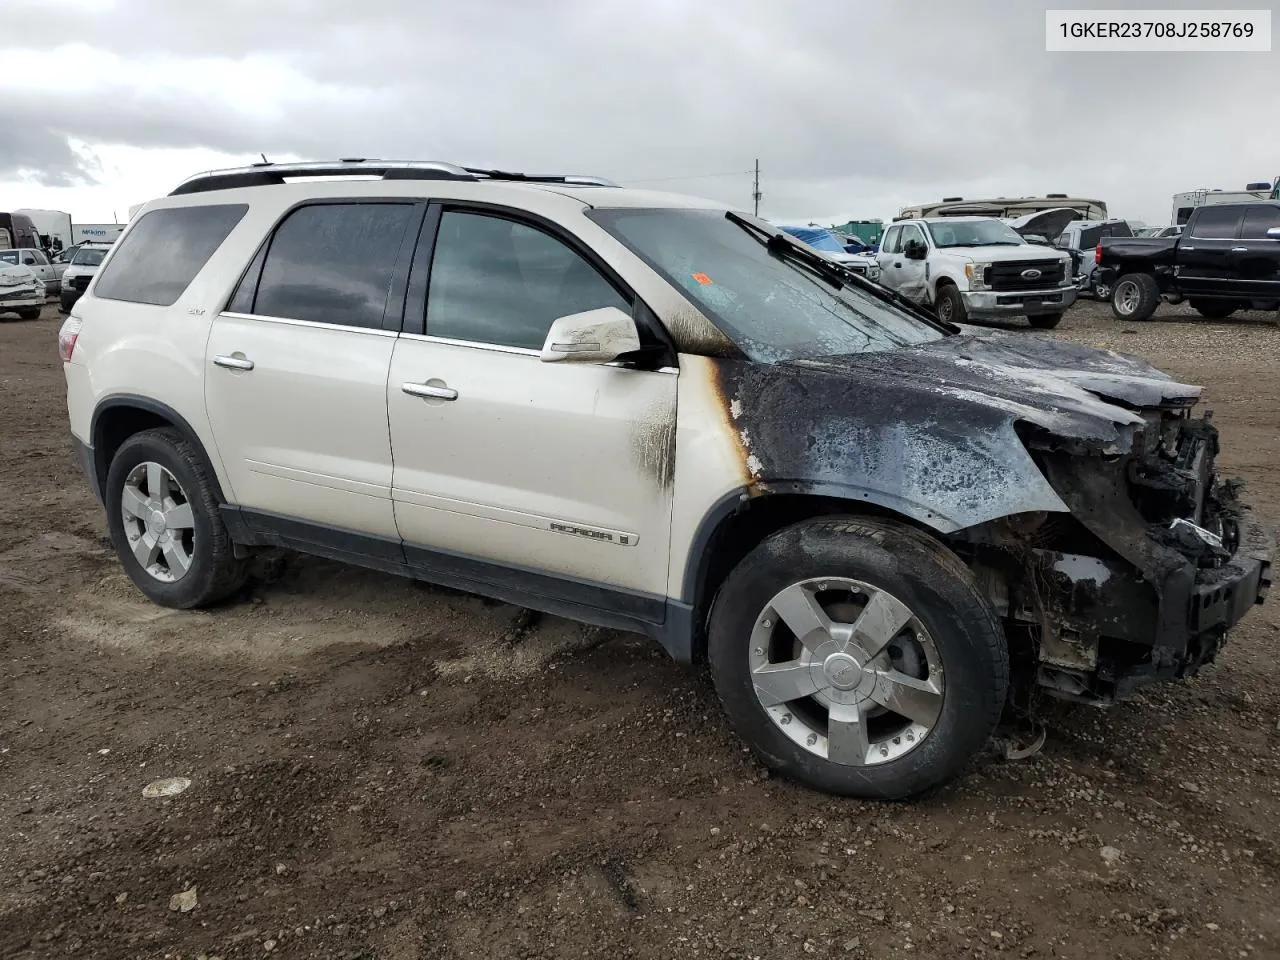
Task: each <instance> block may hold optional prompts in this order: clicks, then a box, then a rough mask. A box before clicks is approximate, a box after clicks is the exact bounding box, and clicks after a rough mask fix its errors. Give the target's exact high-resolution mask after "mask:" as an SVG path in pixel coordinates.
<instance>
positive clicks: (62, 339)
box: [58, 317, 82, 363]
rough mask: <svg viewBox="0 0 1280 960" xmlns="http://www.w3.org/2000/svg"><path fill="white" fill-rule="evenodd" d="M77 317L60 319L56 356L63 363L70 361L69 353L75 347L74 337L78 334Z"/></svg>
mask: <svg viewBox="0 0 1280 960" xmlns="http://www.w3.org/2000/svg"><path fill="white" fill-rule="evenodd" d="M81 323H82V321H81V320H80V318H79V317H67V319H66V320H63V321H62V329H60V330H59V331H58V356H59V357H61V358H62V362H63V363H70V362H71V354H72V352H73V351H74V350H75V348H76V338H77V337H79V336H80V325H81Z"/></svg>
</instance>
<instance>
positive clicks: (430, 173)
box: [169, 157, 617, 197]
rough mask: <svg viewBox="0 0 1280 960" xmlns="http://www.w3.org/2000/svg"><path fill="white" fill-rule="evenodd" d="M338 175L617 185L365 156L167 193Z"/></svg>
mask: <svg viewBox="0 0 1280 960" xmlns="http://www.w3.org/2000/svg"><path fill="white" fill-rule="evenodd" d="M341 176H353V177H380V178H381V179H383V180H468V181H472V182H475V181H479V180H510V181H517V182H526V183H564V184H570V185H574V186H596V187H616V186H617V184H616V183H614V182H612V181H610V180H605V179H604V178H603V177H590V176H576V175H555V176H550V175H548V176H540V175H533V174H525V173H509V172H506V171H503V170H484V169H480V168H478V167H460V166H458V165H457V164H453V163H444V162H441V161H438V160H368V159H365V158H364V157H350V158H347V157H344V158H343V159H341V160H336V161H333V160H323V161H308V162H303V163H267V162H264V163H254V164H250V165H249V166H247V167H232V168H229V169H226V170H209V171H206V172H204V173H199V174H196V175H195V176H193V177H189V178H187V179H186V180H184V181H182V183H180V184H178V186H177V187H175V188H174V189H173V190H172V191H171V192H170V193H169V196H171V197H177V196H182V195H184V194H191V193H206V192H208V191H210V190H231V189H235V188H238V187H265V186H273V185H276V184H281V183H284V182H286V180H287V179H290V178H295V177H296V178H303V177H341Z"/></svg>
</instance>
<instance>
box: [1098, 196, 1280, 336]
mask: <svg viewBox="0 0 1280 960" xmlns="http://www.w3.org/2000/svg"><path fill="white" fill-rule="evenodd" d="M1094 260H1095V261H1096V262H1097V264H1098V270H1099V271H1100V272H1099V274H1098V279H1099V283H1100V284H1108V285H1110V286H1111V310H1112V312H1113V313H1114V314H1115V315H1116V318H1117V319H1119V320H1146V319H1148V318H1149V317H1150V316H1151V314H1153V313H1154V312H1155V309H1156V307H1158V306H1159V305H1160V301H1161V300H1162V299H1164V300H1168V301H1169V302H1170V303H1180V302H1181V301H1183V300H1186V301H1187V302H1188V303H1190V304H1191V307H1192V309H1194V310H1196V311H1197V312H1199V314H1200V315H1201V316H1202V317H1207V318H1208V319H1210V320H1221V319H1222V318H1224V317H1228V316H1230V315H1231V314H1232V313H1234V312H1235V311H1236V310H1240V309H1254V310H1275V309H1277V307H1280V201H1277V200H1264V201H1259V202H1256V203H1223V204H1215V205H1212V206H1202V207H1196V209H1195V210H1193V211H1192V213H1191V218H1190V219H1189V220H1188V221H1187V225H1186V227H1185V228H1184V229H1183V231H1182V234H1181V236H1177V237H1158V238H1156V237H1150V238H1149V237H1106V238H1103V240H1102V241H1101V242H1100V243H1099V244H1098V246H1097V248H1096V249H1095V250H1094Z"/></svg>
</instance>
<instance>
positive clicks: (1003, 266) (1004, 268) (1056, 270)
mask: <svg viewBox="0 0 1280 960" xmlns="http://www.w3.org/2000/svg"><path fill="white" fill-rule="evenodd" d="M1028 271H1039V272H1038V273H1037V274H1036V275H1035V276H1032V277H1024V276H1023V273H1026V272H1028ZM982 279H983V282H985V283H986V284H987V286H989V287H990V288H991V289H992V290H1043V289H1045V288H1046V287H1056V286H1057V285H1058V284H1060V283H1061V282H1062V281H1063V279H1064V278H1063V271H1062V261H1061V260H1010V261H1008V262H1006V263H993V264H992V265H991V266H989V267H987V269H986V272H985V274H984V276H983V278H982Z"/></svg>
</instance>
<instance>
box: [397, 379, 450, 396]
mask: <svg viewBox="0 0 1280 960" xmlns="http://www.w3.org/2000/svg"><path fill="white" fill-rule="evenodd" d="M400 389H401V390H403V391H404V392H405V393H407V394H409V396H411V397H423V398H424V399H427V400H457V399H458V391H457V390H455V389H453V387H447V386H445V384H444V381H442V380H428V381H427V382H426V383H402V384H400Z"/></svg>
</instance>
